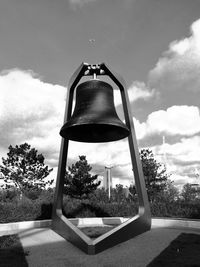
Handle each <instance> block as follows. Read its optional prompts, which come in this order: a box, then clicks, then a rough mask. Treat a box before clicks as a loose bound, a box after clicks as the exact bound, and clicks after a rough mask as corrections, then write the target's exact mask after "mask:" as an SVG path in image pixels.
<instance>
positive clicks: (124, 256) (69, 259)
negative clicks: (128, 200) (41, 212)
mask: <svg viewBox="0 0 200 267" xmlns="http://www.w3.org/2000/svg"><path fill="white" fill-rule="evenodd" d="M15 232H16V231H13V233H15ZM182 232H194V231H192V230H191V231H188V230H183V229H182V230H177V229H166V228H153V229H152V230H151V231H148V232H146V233H144V234H142V235H140V236H137V237H135V238H133V239H131V240H129V241H126V242H124V243H121V244H119V245H117V246H115V247H113V248H110V249H108V250H106V251H103V252H101V253H99V254H97V255H87V254H85V253H84V252H82V251H81V250H79V249H78V248H76V247H75V246H73V245H72V244H71V243H69V242H67V241H65V240H64V239H63V238H62V237H60V236H59V235H58V234H56V233H55V232H54V231H52V230H51V229H49V228H38V229H29V230H19V231H18V234H19V236H20V239H21V242H22V245H23V247H24V250H25V251H29V255H28V256H27V261H28V264H29V267H90V266H91V267H145V266H147V265H148V264H149V263H150V262H151V261H152V260H153V259H154V258H155V257H157V256H158V255H159V254H160V252H161V251H163V250H164V249H165V248H166V247H167V246H168V245H169V244H170V242H171V241H172V240H174V239H175V238H176V237H177V236H178V235H179V234H180V233H182ZM195 233H198V234H200V232H199V231H198V232H195ZM3 234H8V233H6V232H4V233H3ZM9 234H11V232H9ZM0 235H2V233H0Z"/></svg>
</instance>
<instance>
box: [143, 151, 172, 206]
mask: <svg viewBox="0 0 200 267" xmlns="http://www.w3.org/2000/svg"><path fill="white" fill-rule="evenodd" d="M140 159H141V162H142V168H143V173H144V179H145V184H146V189H147V194H148V197H149V200H150V201H151V202H152V201H154V200H155V198H156V196H157V195H158V193H160V192H163V191H164V190H165V189H166V187H167V182H168V178H169V175H168V174H167V173H166V168H165V166H164V165H163V164H161V163H159V162H157V161H156V160H155V159H154V155H153V152H152V151H151V150H150V149H142V150H141V151H140Z"/></svg>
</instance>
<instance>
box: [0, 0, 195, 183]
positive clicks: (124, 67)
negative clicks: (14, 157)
mask: <svg viewBox="0 0 200 267" xmlns="http://www.w3.org/2000/svg"><path fill="white" fill-rule="evenodd" d="M0 36H1V43H0V92H1V93H0V127H1V131H0V158H1V157H6V153H7V152H8V146H9V145H12V146H15V145H19V144H22V143H24V142H27V143H29V144H30V145H31V146H32V147H35V148H36V149H37V150H38V152H39V153H42V154H43V155H44V156H45V163H46V164H47V165H49V166H50V167H53V168H54V171H53V172H52V173H51V178H54V179H56V172H57V166H58V157H59V150H60V142H61V137H60V135H59V131H60V128H61V127H62V125H63V116H64V108H65V99H66V93H67V84H68V81H69V79H70V77H71V76H72V74H73V73H74V71H75V70H76V69H77V68H78V67H79V65H80V64H81V63H82V62H87V63H91V64H95V63H102V62H105V63H106V64H107V65H108V66H109V67H110V68H111V69H112V70H114V71H115V72H117V73H119V74H120V75H121V76H122V77H123V78H124V79H125V81H126V85H127V90H128V94H129V100H130V103H131V110H132V117H133V121H134V125H135V129H136V135H137V141H138V146H139V149H142V148H150V149H151V150H152V151H153V153H154V155H155V158H156V159H157V160H158V161H159V162H162V163H164V164H165V165H166V167H167V172H168V173H169V174H171V177H170V179H171V180H173V181H174V184H175V185H177V186H179V187H181V186H182V185H183V184H185V183H188V182H189V183H199V182H200V180H199V179H200V178H199V173H200V164H199V163H200V114H199V106H200V1H199V0H191V1H188V0H168V1H165V0H101V1H100V0H57V1H53V0H1V2H0ZM101 79H103V77H101ZM114 96H115V105H116V110H117V112H118V114H119V116H120V118H121V119H122V120H123V112H122V104H121V99H120V94H119V90H118V88H117V87H114ZM79 155H86V157H87V160H88V162H89V163H90V164H91V165H92V167H93V169H92V171H93V172H94V173H95V174H96V173H97V174H99V177H101V176H104V175H105V166H112V167H113V168H112V177H113V183H114V184H117V183H121V184H124V185H129V184H130V183H132V181H133V174H132V166H131V164H130V161H131V160H130V153H129V147H128V143H127V139H123V140H120V141H117V142H109V143H103V144H98V143H95V144H88V143H79V142H72V141H70V146H69V154H68V163H67V164H68V165H70V164H71V163H72V162H76V161H77V160H78V156H79Z"/></svg>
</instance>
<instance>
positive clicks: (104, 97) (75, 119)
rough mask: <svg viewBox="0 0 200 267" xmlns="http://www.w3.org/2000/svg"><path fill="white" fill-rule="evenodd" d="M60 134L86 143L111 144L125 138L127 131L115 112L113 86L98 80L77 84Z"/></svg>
mask: <svg viewBox="0 0 200 267" xmlns="http://www.w3.org/2000/svg"><path fill="white" fill-rule="evenodd" d="M60 135H61V136H62V137H64V138H67V139H69V140H73V141H79V142H88V143H100V142H110V141H116V140H120V139H123V138H125V137H127V136H128V135H129V129H128V127H127V126H126V125H125V124H124V123H123V122H122V121H121V120H120V119H119V117H118V115H117V113H116V110H115V106H114V97H113V88H112V86H111V85H110V84H108V83H106V82H104V81H100V80H97V79H94V80H89V81H86V82H83V83H81V84H79V85H78V86H77V88H76V104H75V108H74V112H73V114H72V116H71V118H70V119H69V121H67V122H66V123H65V124H64V126H63V127H62V128H61V130H60Z"/></svg>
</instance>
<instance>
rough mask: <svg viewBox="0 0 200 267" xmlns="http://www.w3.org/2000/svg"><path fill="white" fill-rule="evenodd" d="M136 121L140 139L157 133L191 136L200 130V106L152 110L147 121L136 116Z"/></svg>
mask: <svg viewBox="0 0 200 267" xmlns="http://www.w3.org/2000/svg"><path fill="white" fill-rule="evenodd" d="M134 122H135V127H136V134H137V137H138V139H142V138H145V137H147V136H151V135H155V134H156V135H158V134H162V135H163V134H168V135H182V136H191V135H194V134H197V133H199V132H200V114H199V108H198V107H195V106H186V105H184V106H172V107H169V108H168V109H167V110H158V111H154V112H152V113H151V114H149V115H148V118H147V120H146V122H142V123H140V122H139V121H138V120H137V119H135V118H134Z"/></svg>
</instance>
